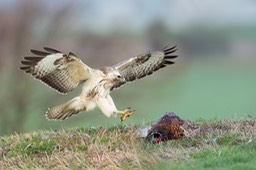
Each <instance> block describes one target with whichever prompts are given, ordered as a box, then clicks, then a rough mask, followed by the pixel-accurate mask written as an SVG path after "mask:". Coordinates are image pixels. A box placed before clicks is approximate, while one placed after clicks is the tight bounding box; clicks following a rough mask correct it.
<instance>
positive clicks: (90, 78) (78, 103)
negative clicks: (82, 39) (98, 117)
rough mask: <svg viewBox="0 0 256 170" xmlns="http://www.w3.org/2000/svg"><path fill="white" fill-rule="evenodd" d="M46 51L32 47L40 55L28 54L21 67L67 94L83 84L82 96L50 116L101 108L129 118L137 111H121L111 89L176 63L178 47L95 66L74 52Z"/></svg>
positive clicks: (54, 108) (49, 49) (65, 115)
mask: <svg viewBox="0 0 256 170" xmlns="http://www.w3.org/2000/svg"><path fill="white" fill-rule="evenodd" d="M44 50H45V51H38V50H31V53H33V54H34V55H36V56H27V57H24V60H23V61H21V64H22V66H21V67H20V69H21V70H24V71H25V73H28V74H30V75H31V76H33V77H34V78H36V79H38V80H41V81H42V82H43V83H44V84H46V85H48V86H50V87H51V88H53V89H55V90H57V91H58V92H60V93H63V94H66V93H69V92H70V91H72V90H73V89H74V88H76V87H77V86H78V85H79V84H81V83H83V84H84V85H83V89H82V92H81V94H80V95H79V96H77V97H75V98H73V99H72V100H70V101H68V102H66V103H64V104H62V105H58V106H55V107H51V108H49V109H48V111H47V112H46V117H47V118H48V119H55V120H63V119H66V118H67V117H70V116H72V115H73V114H76V113H78V112H80V111H86V112H87V111H90V110H93V109H94V108H95V107H98V108H99V109H100V110H101V111H102V112H103V113H104V114H105V115H106V116H107V117H110V116H112V115H114V114H121V121H123V120H125V119H126V118H127V117H129V116H130V115H131V114H133V111H131V110H130V109H125V110H123V111H121V110H118V109H117V108H116V106H115V104H114V102H113V100H112V98H111V96H110V92H111V91H112V90H114V89H116V88H118V87H120V86H121V85H123V84H125V83H126V82H130V81H134V80H136V79H140V78H143V77H145V76H147V75H150V74H152V73H153V72H155V71H157V70H159V69H161V68H163V67H166V66H167V65H171V64H174V62H173V61H172V59H174V58H176V57H177V55H174V54H173V53H174V52H175V51H176V50H177V48H176V46H174V47H169V46H166V47H165V48H163V50H161V51H153V52H147V53H144V54H141V55H138V56H135V57H133V58H130V59H129V60H126V61H123V62H121V63H119V64H116V65H114V66H112V67H102V68H101V69H93V68H90V67H89V66H87V65H86V64H85V63H83V62H82V61H81V60H80V59H79V58H78V57H77V56H76V55H74V54H73V53H71V52H70V53H68V54H64V53H62V52H60V51H58V50H55V49H52V48H49V47H44Z"/></svg>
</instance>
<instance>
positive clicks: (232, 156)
mask: <svg viewBox="0 0 256 170" xmlns="http://www.w3.org/2000/svg"><path fill="white" fill-rule="evenodd" d="M194 124H195V125H196V126H198V132H197V133H196V135H194V136H191V137H187V138H183V139H179V140H172V141H167V142H163V143H160V144H152V143H150V142H147V141H146V140H145V139H142V138H141V137H140V136H139V129H140V128H141V127H138V126H132V127H125V126H115V127H112V128H78V129H72V130H59V131H40V132H34V133H28V134H15V135H12V136H7V137H1V138H0V169H28V168H33V169H207V168H210V169H253V168H254V167H256V163H255V162H256V157H255V156H254V155H255V153H256V120H255V119H247V120H236V121H234V120H216V121H208V122H207V121H198V122H194Z"/></svg>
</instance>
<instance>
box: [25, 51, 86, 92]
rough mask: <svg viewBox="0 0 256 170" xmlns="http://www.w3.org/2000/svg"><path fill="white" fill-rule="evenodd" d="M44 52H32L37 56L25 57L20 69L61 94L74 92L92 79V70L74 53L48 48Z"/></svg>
mask: <svg viewBox="0 0 256 170" xmlns="http://www.w3.org/2000/svg"><path fill="white" fill-rule="evenodd" d="M44 50H45V51H38V50H30V51H31V53H33V54H35V55H37V56H27V57H24V60H23V61H21V64H23V66H21V67H20V69H21V70H23V71H25V72H26V73H28V74H30V75H32V76H33V77H35V78H36V79H39V80H41V81H42V82H44V83H45V84H47V85H49V86H50V87H52V88H53V89H55V90H57V91H58V92H60V93H68V92H70V91H72V90H73V89H74V88H75V87H77V86H78V85H79V84H80V83H81V82H84V81H86V80H87V79H88V78H89V77H90V70H91V68H90V67H88V66H87V65H85V64H84V63H83V62H82V61H81V60H80V59H79V58H78V57H77V56H75V55H74V54H73V53H71V52H70V53H69V54H64V53H62V52H60V51H58V50H55V49H52V48H48V47H44Z"/></svg>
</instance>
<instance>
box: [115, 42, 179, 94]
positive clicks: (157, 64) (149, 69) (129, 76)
mask: <svg viewBox="0 0 256 170" xmlns="http://www.w3.org/2000/svg"><path fill="white" fill-rule="evenodd" d="M176 50H177V48H176V46H173V47H169V46H166V47H165V48H163V50H162V51H153V52H147V53H145V54H141V55H138V56H136V57H133V58H130V59H129V60H126V61H124V62H121V63H119V64H117V65H115V66H113V67H114V68H116V69H117V70H118V71H119V72H120V74H121V75H122V76H123V77H124V78H125V80H126V82H130V81H133V80H136V79H140V78H143V77H145V76H147V75H150V74H152V73H153V72H154V71H157V70H159V69H161V68H163V67H166V65H170V64H174V62H173V61H171V59H174V58H176V57H178V55H173V53H174V52H175V51H176ZM124 83H125V82H119V83H116V84H115V85H114V86H113V87H112V89H114V88H118V87H119V86H121V85H123V84H124Z"/></svg>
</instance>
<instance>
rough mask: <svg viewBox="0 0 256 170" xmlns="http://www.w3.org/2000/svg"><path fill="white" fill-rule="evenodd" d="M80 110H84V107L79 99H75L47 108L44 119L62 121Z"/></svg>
mask: <svg viewBox="0 0 256 170" xmlns="http://www.w3.org/2000/svg"><path fill="white" fill-rule="evenodd" d="M82 110H85V107H84V106H83V104H82V102H81V99H80V97H75V98H74V99H72V100H70V101H68V102H67V103H64V104H61V105H58V106H54V107H51V108H49V109H48V111H47V112H46V118H47V119H53V120H64V119H66V118H68V117H70V116H72V115H73V114H77V113H78V112H80V111H82Z"/></svg>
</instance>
